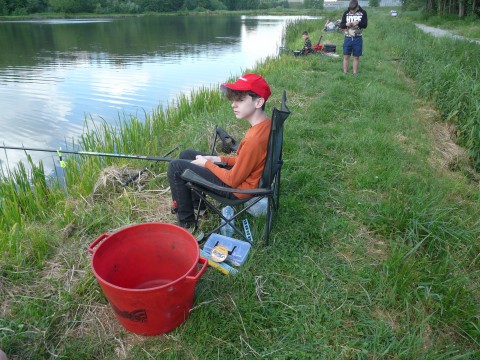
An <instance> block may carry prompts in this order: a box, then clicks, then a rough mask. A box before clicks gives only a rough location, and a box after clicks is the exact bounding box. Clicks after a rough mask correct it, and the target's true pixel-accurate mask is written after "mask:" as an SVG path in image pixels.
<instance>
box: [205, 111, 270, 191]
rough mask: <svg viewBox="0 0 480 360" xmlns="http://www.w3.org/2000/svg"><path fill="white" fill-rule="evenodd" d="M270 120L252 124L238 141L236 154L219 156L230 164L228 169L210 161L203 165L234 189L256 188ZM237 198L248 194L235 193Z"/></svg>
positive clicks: (264, 155)
mask: <svg viewBox="0 0 480 360" xmlns="http://www.w3.org/2000/svg"><path fill="white" fill-rule="evenodd" d="M270 124H271V120H270V119H266V120H265V121H262V122H261V123H259V124H256V125H254V126H252V127H251V128H250V129H248V130H247V132H246V133H245V137H244V138H243V140H242V141H241V142H240V145H239V146H238V149H237V155H236V156H221V159H222V162H226V163H227V166H231V167H232V168H231V169H230V170H228V169H224V168H221V167H219V166H217V165H215V164H213V163H212V162H211V161H207V162H206V163H205V167H206V168H207V169H209V170H210V171H211V172H213V173H214V174H215V176H216V177H218V178H219V179H220V180H222V181H223V182H224V183H225V184H227V185H228V186H230V187H232V188H235V189H256V188H257V187H258V183H259V181H260V178H261V177H262V172H263V168H264V167H265V162H266V159H267V147H268V137H269V135H270ZM235 196H236V197H238V198H248V197H251V195H248V194H238V193H236V194H235Z"/></svg>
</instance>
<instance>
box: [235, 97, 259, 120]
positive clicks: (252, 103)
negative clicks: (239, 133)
mask: <svg viewBox="0 0 480 360" xmlns="http://www.w3.org/2000/svg"><path fill="white" fill-rule="evenodd" d="M263 103H264V100H263V98H253V97H252V96H250V95H248V94H247V95H245V96H244V97H242V98H241V99H237V100H232V109H233V113H234V114H235V117H236V118H237V119H248V118H249V117H251V116H252V115H253V114H254V112H255V111H256V110H257V109H260V108H261V107H262V105H263Z"/></svg>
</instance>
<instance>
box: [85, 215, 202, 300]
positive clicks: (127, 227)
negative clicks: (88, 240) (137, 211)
mask: <svg viewBox="0 0 480 360" xmlns="http://www.w3.org/2000/svg"><path fill="white" fill-rule="evenodd" d="M145 225H162V226H165V225H167V227H171V228H174V229H176V230H179V231H180V232H183V233H184V234H185V235H188V236H189V237H191V238H192V239H193V241H194V242H195V244H197V247H196V250H197V251H196V252H197V254H196V261H195V262H194V263H193V264H192V266H191V267H190V268H189V269H188V271H186V273H185V274H183V275H182V276H180V277H178V278H177V279H175V280H173V281H170V282H168V283H166V284H164V285H160V286H154V287H150V288H146V289H134V288H127V287H123V286H118V285H115V284H112V283H111V282H109V281H107V280H105V279H104V278H103V277H102V276H100V275H99V274H98V273H97V271H96V270H95V267H94V266H93V261H94V258H95V254H96V253H97V251H98V249H99V248H100V247H101V246H102V244H104V243H105V241H108V239H109V238H110V237H111V236H112V235H117V234H118V233H121V232H122V231H124V230H129V229H132V228H135V227H143V226H145ZM104 235H105V234H104ZM102 236H103V235H102ZM102 236H101V237H102ZM97 240H98V239H97ZM95 242H96V241H94V243H95ZM94 243H92V245H93V244H94ZM199 263H200V248H199V246H198V243H197V241H196V239H195V237H194V236H193V235H192V234H191V233H190V232H189V231H187V230H186V229H184V228H182V227H181V226H178V225H175V224H170V223H162V222H147V223H141V224H133V225H128V226H125V227H123V228H121V229H119V230H117V231H114V232H112V233H110V234H108V236H105V237H104V238H103V239H102V242H101V243H100V244H99V245H98V247H97V249H96V250H95V251H94V252H93V253H92V258H91V259H90V267H91V269H92V272H93V274H94V275H95V278H96V279H97V281H98V282H99V283H100V285H106V286H108V287H110V288H113V289H116V290H122V291H125V290H126V291H128V292H134V293H147V292H152V291H157V290H158V289H163V288H166V287H169V286H173V285H175V284H176V283H178V282H180V281H183V280H185V278H186V277H187V276H188V275H189V274H190V273H191V272H192V270H193V269H194V268H195V266H198V265H199Z"/></svg>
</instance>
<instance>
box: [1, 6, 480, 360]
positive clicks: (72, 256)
mask: <svg viewBox="0 0 480 360" xmlns="http://www.w3.org/2000/svg"><path fill="white" fill-rule="evenodd" d="M369 19H370V25H369V27H368V29H367V30H366V31H365V49H364V51H365V52H364V55H365V56H364V57H362V59H361V64H360V77H358V78H355V77H353V76H350V75H349V76H344V75H343V74H342V70H341V69H342V65H341V58H333V57H326V56H316V55H312V56H308V57H293V56H291V55H287V54H286V55H282V56H281V57H279V58H274V59H268V60H267V61H265V62H264V63H262V64H259V65H258V67H257V68H256V69H255V71H258V72H260V73H261V74H263V75H264V76H265V77H266V78H267V80H268V81H269V82H270V83H271V84H272V91H273V95H272V99H271V100H269V107H270V109H271V107H272V106H273V105H278V104H279V102H280V96H281V91H282V90H283V89H286V91H287V96H288V104H289V107H290V109H291V110H292V115H291V117H290V118H289V119H288V120H287V123H286V130H285V148H284V158H285V166H284V170H285V171H284V173H283V174H282V198H281V211H280V212H279V216H278V218H277V219H276V223H275V226H274V230H273V232H272V237H271V243H272V245H271V246H270V247H269V248H265V247H262V246H258V247H257V248H255V249H253V251H252V252H251V253H250V257H249V260H248V261H247V263H246V264H245V265H243V266H242V267H241V268H240V274H239V275H237V276H236V277H225V276H223V275H222V274H220V273H219V272H217V271H215V270H213V269H211V268H209V269H208V270H207V272H206V274H205V275H204V276H203V277H202V279H201V280H200V281H199V282H198V284H197V289H196V296H195V304H194V308H193V310H192V313H191V316H190V318H189V319H188V320H187V321H186V322H185V323H184V324H183V325H181V326H180V327H179V328H177V329H176V330H174V331H173V332H171V333H169V334H167V335H164V336H156V337H141V336H137V335H133V334H131V333H128V332H126V331H125V330H124V329H123V328H122V327H121V326H120V325H119V324H118V322H117V321H116V319H115V318H114V316H113V313H112V310H111V308H110V307H109V305H108V303H107V300H106V299H105V297H104V295H103V294H102V292H101V290H100V287H99V286H98V283H97V282H96V279H95V278H94V276H93V274H92V272H91V270H90V264H89V260H90V255H89V254H88V252H87V247H88V246H89V245H90V243H92V242H93V240H95V239H96V238H97V237H98V236H99V235H101V234H103V233H106V232H113V231H115V230H116V229H119V228H121V227H123V226H126V225H129V224H133V223H141V222H147V221H167V222H173V220H174V219H173V217H172V216H171V215H170V214H169V212H168V208H169V205H170V203H169V193H168V191H167V182H166V179H165V164H164V163H157V164H145V163H142V162H134V161H131V160H129V161H118V160H116V161H114V160H109V159H101V158H92V157H90V158H74V157H71V158H69V159H68V165H67V169H66V172H67V183H68V184H69V187H68V196H67V197H66V198H65V199H64V198H63V197H64V192H63V190H61V189H57V190H50V191H52V192H54V194H53V195H54V196H53V197H50V195H49V194H47V193H45V192H44V193H43V194H42V196H39V197H38V199H36V198H32V197H31V195H30V194H31V191H30V188H29V187H28V186H25V187H24V188H22V189H20V188H17V187H12V186H11V187H10V189H11V190H10V191H11V192H12V193H16V194H20V195H21V194H24V195H22V196H24V197H25V198H26V200H25V205H24V206H19V207H18V208H17V209H18V216H17V218H16V219H15V220H14V221H11V222H9V223H8V224H7V223H2V230H1V231H2V233H1V234H0V235H1V241H2V242H1V245H0V251H1V253H2V254H3V256H2V258H1V260H0V266H1V272H0V286H1V288H0V289H1V290H0V297H1V299H2V303H1V305H0V348H2V349H3V350H4V351H5V352H6V353H7V354H8V355H9V356H10V357H11V358H12V359H15V358H18V359H45V358H63V359H117V358H128V359H151V358H162V359H191V358H193V359H210V358H220V359H238V358H278V359H304V358H324V359H338V358H341V359H350V358H361V359H385V358H399V359H418V358H422V359H452V358H456V359H474V358H477V357H478V355H479V354H480V344H479V336H480V333H479V328H480V324H479V305H478V304H479V298H480V297H479V295H480V294H479V290H478V283H479V263H478V261H479V256H478V254H479V253H480V251H479V250H480V245H479V243H478V239H479V236H480V226H479V223H478V219H479V206H478V205H479V201H480V190H479V187H478V179H476V177H475V173H474V172H472V170H471V168H470V167H469V160H468V159H469V158H468V154H467V152H466V151H465V150H463V149H462V148H460V147H459V146H458V145H456V144H455V143H454V141H452V138H451V133H452V130H451V129H452V127H451V124H449V123H448V122H445V121H444V117H443V116H442V111H441V110H440V109H437V108H435V107H434V106H433V100H434V99H435V97H434V96H431V97H430V96H423V94H424V91H425V89H424V87H423V86H422V85H421V84H422V82H421V81H419V82H415V81H412V80H411V79H410V78H409V77H408V76H407V74H413V70H412V68H415V66H411V65H410V64H415V63H416V64H417V65H416V67H417V68H418V69H424V68H425V67H426V63H429V62H434V61H436V58H435V57H427V56H426V57H424V58H423V63H425V67H423V65H424V64H423V63H419V62H418V60H415V59H416V56H415V52H413V55H411V54H412V52H409V51H408V47H409V45H408V44H409V43H408V39H411V36H412V33H411V31H412V30H411V29H412V27H411V26H401V25H400V24H398V23H399V21H397V20H399V19H392V18H390V17H388V16H387V14H384V13H381V12H375V11H371V12H369ZM392 21H395V22H396V23H394V25H393V29H394V31H392ZM400 21H402V22H404V24H407V25H408V22H407V20H402V19H400ZM323 24H324V21H323V20H319V21H309V22H304V23H297V24H292V25H291V26H290V28H289V29H288V31H287V46H289V47H290V48H298V47H300V46H301V38H300V34H301V31H303V30H309V31H310V32H311V34H312V36H311V37H312V40H315V39H318V37H319V35H320V32H319V30H318V29H320V28H321V27H323ZM397 24H398V25H397ZM394 35H395V36H394ZM415 36H416V38H415V39H417V40H418V41H424V44H430V45H429V46H432V47H433V48H435V47H437V46H440V48H442V46H444V45H443V42H442V41H443V40H435V41H429V38H428V37H426V36H425V37H424V36H423V35H418V34H417V33H415ZM324 42H330V43H335V44H337V52H340V48H341V43H342V36H341V34H336V33H335V34H326V35H325V36H324ZM418 46H420V45H418ZM452 46H453V45H452ZM412 47H413V48H417V45H415V46H413V45H412ZM431 51H433V50H430V49H429V50H428V51H426V52H427V53H430V52H431ZM392 58H395V59H396V58H405V61H403V62H402V61H392ZM415 61H417V62H415ZM422 74H423V73H420V72H419V73H418V76H419V77H422V76H420V75H422ZM426 75H427V74H425V75H424V76H425V77H426ZM431 95H434V94H431ZM217 123H218V124H220V125H222V126H224V127H225V128H226V129H227V130H229V131H232V132H233V133H234V135H237V134H238V135H240V134H241V133H242V132H243V131H244V130H245V124H243V123H239V122H237V121H234V118H233V116H232V113H231V108H230V105H229V103H228V102H227V101H226V100H225V99H224V98H223V97H222V96H221V95H220V94H219V93H218V91H216V90H215V91H211V90H209V89H205V90H202V91H199V92H198V93H197V94H195V95H194V96H193V98H192V100H191V101H189V100H187V99H186V98H181V99H179V101H178V106H177V107H175V108H170V109H168V110H166V111H163V110H159V111H158V112H156V113H154V114H153V115H152V116H150V117H148V119H147V121H146V122H145V123H140V122H138V121H136V120H135V119H126V121H125V122H124V123H122V124H120V125H121V126H120V129H116V128H109V127H104V128H94V129H90V130H92V132H91V133H90V134H86V135H85V136H84V138H83V139H82V142H83V143H84V144H85V145H87V146H88V149H89V150H92V151H95V150H98V151H105V152H111V151H113V149H115V150H116V151H117V152H119V153H142V154H162V153H164V152H166V151H168V150H169V149H171V148H173V147H175V146H176V145H177V144H180V147H181V148H185V147H187V146H188V147H190V146H192V147H197V148H202V149H205V150H207V149H208V139H209V136H210V134H211V131H212V128H213V125H214V124H217ZM110 165H115V167H116V168H121V167H122V166H127V165H128V166H129V167H136V168H142V167H143V166H146V165H148V166H149V170H150V172H149V173H148V177H146V178H145V179H144V181H143V182H142V183H136V184H135V185H134V186H132V187H128V188H126V189H123V188H122V187H121V186H118V185H116V183H115V181H107V180H109V179H110V180H111V177H109V173H108V172H105V170H104V169H105V168H106V167H108V166H110ZM103 180H105V181H103ZM39 181H41V179H40V180H39ZM2 191H3V188H2ZM5 191H6V190H5ZM45 191H47V190H45ZM6 194H7V193H6V192H2V195H1V197H2V198H3V202H2V207H1V209H2V211H5V209H7V205H9V206H8V208H9V209H10V208H12V209H14V204H13V203H12V204H10V203H9V204H7V202H6V201H7V200H8V198H7V197H6ZM60 194H62V195H60ZM42 201H43V202H44V204H45V209H44V210H43V211H40V209H41V206H39V207H38V209H39V211H35V212H33V211H32V212H27V211H26V209H27V208H29V207H30V206H31V205H32V204H34V203H35V202H39V204H43V203H42ZM32 206H33V205H32ZM251 220H252V221H251V222H252V223H253V225H257V226H258V225H261V224H257V222H258V223H259V222H260V221H258V220H257V221H255V220H254V219H251ZM258 227H259V226H258ZM256 240H257V241H258V242H260V241H259V240H260V239H256Z"/></svg>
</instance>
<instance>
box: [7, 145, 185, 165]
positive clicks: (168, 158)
mask: <svg viewBox="0 0 480 360" xmlns="http://www.w3.org/2000/svg"><path fill="white" fill-rule="evenodd" d="M177 147H178V146H177ZM0 149H7V150H24V151H41V152H51V153H57V154H59V155H60V154H74V155H91V156H106V157H116V158H125V159H138V160H150V161H172V160H175V158H170V157H164V156H143V155H128V154H115V153H103V152H93V151H71V150H62V149H61V148H60V149H39V148H27V147H19V146H4V145H3V146H2V145H0ZM175 149H176V148H175ZM170 153H171V152H170ZM170 153H169V154H170Z"/></svg>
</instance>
